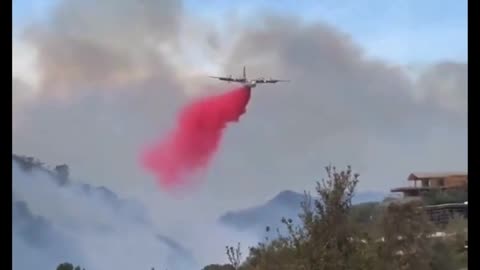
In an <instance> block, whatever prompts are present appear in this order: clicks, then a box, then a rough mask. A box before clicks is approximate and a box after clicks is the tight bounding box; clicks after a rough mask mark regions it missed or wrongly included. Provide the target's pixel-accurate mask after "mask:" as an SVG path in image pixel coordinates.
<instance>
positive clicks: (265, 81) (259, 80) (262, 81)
mask: <svg viewBox="0 0 480 270" xmlns="http://www.w3.org/2000/svg"><path fill="white" fill-rule="evenodd" d="M255 81H256V82H257V83H277V82H289V81H290V80H274V79H269V80H265V79H258V80H255Z"/></svg>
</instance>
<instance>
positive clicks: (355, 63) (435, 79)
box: [12, 0, 467, 218]
mask: <svg viewBox="0 0 480 270" xmlns="http://www.w3.org/2000/svg"><path fill="white" fill-rule="evenodd" d="M145 5H146V6H141V5H139V4H136V2H135V3H134V2H130V1H103V2H101V3H97V2H95V1H72V0H55V1H53V0H44V1H40V0H37V1H26V0H20V1H19V0H15V1H13V35H14V36H13V60H12V69H13V82H14V83H13V89H12V91H13V135H14V136H13V151H14V152H15V153H17V154H25V155H31V156H35V157H37V158H39V159H41V160H43V161H45V162H46V163H48V164H52V165H56V164H63V163H66V164H68V165H69V166H70V168H71V172H72V177H73V178H75V179H78V180H79V181H83V182H88V183H91V184H95V185H105V186H107V187H109V188H111V189H112V190H114V191H115V192H118V193H119V194H122V195H123V196H126V197H133V198H138V199H141V200H142V201H143V202H145V203H146V204H147V205H149V206H150V207H151V211H152V212H153V213H155V212H162V211H167V209H169V207H167V205H170V204H172V203H174V204H175V205H176V211H178V212H182V211H189V209H191V208H192V205H196V206H198V207H201V208H202V209H203V210H202V212H203V213H204V214H205V215H206V216H211V217H215V216H218V215H219V214H220V213H223V212H224V211H226V210H230V209H237V208H244V207H248V206H252V205H256V204H259V203H261V202H263V201H265V200H267V199H268V198H271V197H272V196H273V195H275V194H276V193H278V192H280V191H282V190H285V189H291V190H295V191H302V190H304V189H312V188H313V185H314V181H315V180H318V178H319V177H323V176H324V173H323V171H322V169H321V168H322V167H323V166H325V165H328V164H329V163H333V164H336V165H338V166H339V167H342V166H345V165H347V164H351V165H352V166H353V168H354V170H357V171H359V172H360V175H361V178H360V186H359V188H360V189H363V190H384V191H388V190H389V189H390V188H393V187H396V186H399V185H405V184H406V177H407V175H408V174H409V173H410V172H412V171H431V170H434V171H458V170H466V167H467V165H466V161H467V135H466V132H467V123H466V122H467V121H466V119H467V116H466V112H467V105H466V101H467V90H466V88H467V77H466V71H467V1H454V0H452V1H446V0H445V1H433V0H428V1H427V0H425V1H413V0H408V1H407V0H406V1H400V0H397V1H380V0H372V1H341V3H340V2H339V1H333V0H329V1H301V2H297V1H269V0H266V1H250V0H248V1H219V0H217V1H193V0H185V1H183V2H181V1H168V0H165V1H149V2H145ZM242 65H247V68H248V72H249V74H252V76H255V75H256V74H264V75H266V76H270V75H271V76H272V77H284V78H289V79H291V80H292V82H291V83H290V84H288V85H281V86H275V87H270V86H266V87H264V88H263V89H254V93H253V97H252V101H251V103H250V104H249V107H248V109H247V114H246V115H245V116H244V117H243V119H242V121H241V122H240V123H238V124H236V125H234V126H231V127H230V128H229V129H228V131H227V133H226V136H225V138H224V140H223V141H222V148H221V149H220V152H219V153H218V155H217V157H216V158H215V160H214V162H213V165H212V167H211V168H210V169H209V171H208V173H207V177H206V178H207V179H206V181H205V183H204V185H203V186H202V187H201V188H200V189H199V190H196V191H195V192H191V193H189V194H188V196H185V197H182V199H180V200H179V199H178V198H172V197H170V196H169V195H167V194H165V192H163V191H162V190H159V188H158V186H157V185H156V183H155V181H154V179H152V177H151V176H150V175H148V174H146V173H145V172H144V171H142V170H141V168H140V167H139V165H138V163H137V155H138V151H139V149H140V148H141V146H142V145H144V144H145V143H146V142H148V141H149V140H151V139H154V138H156V137H158V136H159V134H163V133H164V132H166V131H167V130H168V129H169V127H171V125H172V123H173V118H174V116H175V112H176V110H177V109H178V108H179V107H180V106H181V105H182V104H185V103H186V102H187V101H188V100H190V99H191V98H194V97H196V96H197V95H200V94H205V93H208V92H211V91H214V90H212V89H214V88H215V89H217V88H219V87H224V86H223V85H222V84H219V83H217V82H212V81H208V80H206V79H205V75H206V74H208V75H210V74H211V73H220V74H232V73H233V74H240V72H241V66H242ZM362 177H363V178H362ZM232 191H235V192H232ZM220 202H221V203H220ZM190 211H191V210H190ZM159 218H160V217H159Z"/></svg>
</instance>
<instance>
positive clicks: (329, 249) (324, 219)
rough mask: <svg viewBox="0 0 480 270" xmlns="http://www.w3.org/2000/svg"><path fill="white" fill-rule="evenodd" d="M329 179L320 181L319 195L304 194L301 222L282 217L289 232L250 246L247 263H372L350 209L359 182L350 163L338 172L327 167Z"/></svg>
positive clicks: (257, 265)
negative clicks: (350, 215) (296, 222)
mask: <svg viewBox="0 0 480 270" xmlns="http://www.w3.org/2000/svg"><path fill="white" fill-rule="evenodd" d="M325 169H326V172H327V176H328V178H327V179H322V180H321V181H320V182H317V186H316V191H317V194H318V197H319V198H318V199H316V200H312V197H311V196H310V195H308V194H305V200H304V202H302V205H301V206H302V213H301V214H300V215H299V216H300V219H301V221H302V224H301V226H294V225H293V222H292V220H291V219H286V218H283V219H282V222H283V223H284V224H285V225H286V226H287V229H288V232H289V233H288V235H287V236H280V237H279V238H278V239H275V240H273V241H270V242H267V243H260V244H259V245H258V247H255V248H251V250H250V254H249V257H248V258H247V262H246V264H245V266H248V267H249V268H250V269H307V270H309V269H319V270H322V269H325V270H330V269H339V270H340V269H345V270H346V269H349V270H350V269H353V270H354V269H365V267H367V266H368V265H369V263H368V260H364V258H368V256H360V255H359V254H361V253H362V252H364V250H365V248H364V246H363V245H364V243H363V242H362V241H361V237H360V234H359V233H358V230H357V228H356V227H355V226H353V223H352V222H350V218H349V211H350V209H351V206H352V197H353V195H354V191H355V187H356V185H357V183H358V176H359V175H358V174H354V173H352V170H351V167H350V166H349V167H347V169H346V170H345V171H340V172H337V170H336V168H335V167H332V166H328V167H326V168H325Z"/></svg>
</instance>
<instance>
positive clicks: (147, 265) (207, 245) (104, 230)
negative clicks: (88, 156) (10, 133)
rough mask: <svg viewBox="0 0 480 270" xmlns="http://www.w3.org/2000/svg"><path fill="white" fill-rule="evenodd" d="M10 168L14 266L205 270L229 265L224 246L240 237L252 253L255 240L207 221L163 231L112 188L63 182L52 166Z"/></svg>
mask: <svg viewBox="0 0 480 270" xmlns="http://www.w3.org/2000/svg"><path fill="white" fill-rule="evenodd" d="M12 172H13V179H12V180H13V201H14V202H13V203H14V209H13V212H14V221H13V225H14V230H13V269H14V270H23V269H32V268H33V267H34V266H35V267H36V268H39V267H40V268H42V269H55V267H56V266H58V264H60V263H62V262H70V263H72V264H74V265H81V266H82V267H84V268H85V269H88V270H104V269H118V270H122V269H125V270H127V269H151V268H152V267H154V268H155V269H165V267H167V268H168V269H180V270H183V269H201V268H202V267H203V266H205V265H207V264H211V263H225V262H226V260H227V257H226V255H225V246H226V245H236V243H237V242H241V243H242V245H243V244H245V246H243V247H244V251H243V252H244V254H246V251H247V250H246V248H247V246H248V245H251V244H254V243H255V242H256V241H257V239H253V238H249V237H246V236H245V235H240V234H238V233H234V232H232V231H229V230H227V229H225V228H222V227H221V225H218V224H216V223H215V222H210V221H205V220H197V222H195V224H191V223H190V224H179V225H178V226H177V227H176V228H174V229H171V230H169V231H165V227H166V226H157V225H160V224H154V223H153V222H152V221H151V220H150V219H149V217H148V216H147V215H146V214H145V213H146V212H145V211H143V206H141V205H137V204H135V203H134V202H130V201H125V200H120V199H119V198H117V197H116V195H115V194H114V193H112V192H110V191H108V190H107V189H106V188H95V187H91V186H88V185H84V184H78V183H67V184H66V185H63V186H61V185H58V183H56V181H55V179H54V177H55V176H54V175H52V174H50V173H49V172H48V171H43V170H40V169H35V168H34V169H33V170H31V171H28V172H27V171H25V170H23V169H22V168H20V167H19V166H18V164H17V163H16V162H15V161H13V163H12ZM169 222H171V221H168V220H165V223H166V224H168V223H169ZM159 227H162V229H163V231H159V230H158V228H159ZM167 227H168V226H167ZM26 258H27V259H26Z"/></svg>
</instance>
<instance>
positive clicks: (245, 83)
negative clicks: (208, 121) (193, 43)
mask: <svg viewBox="0 0 480 270" xmlns="http://www.w3.org/2000/svg"><path fill="white" fill-rule="evenodd" d="M242 75H243V76H242V77H240V78H232V76H231V75H230V76H229V77H214V76H209V77H211V78H215V79H219V80H221V81H227V82H228V83H231V82H236V83H240V84H242V85H243V86H244V87H248V88H255V87H256V86H257V84H259V83H277V82H287V81H288V80H274V79H268V80H267V79H264V78H259V79H256V80H248V79H247V72H246V69H245V67H243V74H242Z"/></svg>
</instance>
